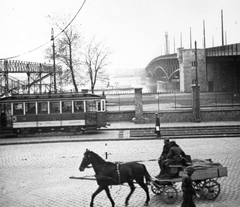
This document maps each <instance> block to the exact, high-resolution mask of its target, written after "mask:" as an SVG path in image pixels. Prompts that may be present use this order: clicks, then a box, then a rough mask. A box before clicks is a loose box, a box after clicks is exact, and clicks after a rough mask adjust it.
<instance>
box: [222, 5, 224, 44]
mask: <svg viewBox="0 0 240 207" xmlns="http://www.w3.org/2000/svg"><path fill="white" fill-rule="evenodd" d="M221 25H222V46H223V45H224V31H223V10H221Z"/></svg>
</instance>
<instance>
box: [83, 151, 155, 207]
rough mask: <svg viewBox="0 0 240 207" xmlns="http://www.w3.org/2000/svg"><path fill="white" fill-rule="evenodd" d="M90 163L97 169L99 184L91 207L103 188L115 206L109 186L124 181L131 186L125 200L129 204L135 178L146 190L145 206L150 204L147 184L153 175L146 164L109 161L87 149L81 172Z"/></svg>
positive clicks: (93, 195)
mask: <svg viewBox="0 0 240 207" xmlns="http://www.w3.org/2000/svg"><path fill="white" fill-rule="evenodd" d="M90 164H92V167H93V169H94V171H95V177H96V181H97V184H98V185H99V187H98V189H97V190H96V191H95V192H94V193H93V194H92V198H91V203H90V207H93V200H94V198H95V197H96V195H97V194H99V193H100V192H101V191H102V190H105V192H106V194H107V197H108V198H109V200H110V202H111V204H112V207H114V206H115V203H114V201H113V199H112V197H111V194H110V191H109V187H108V186H112V185H122V184H123V183H128V185H129V187H130V193H129V194H128V196H127V197H126V200H125V206H127V205H128V202H129V199H130V197H131V195H132V194H133V192H134V190H135V186H134V183H133V182H134V180H135V181H136V182H137V183H138V184H139V185H140V186H141V187H142V188H143V190H144V191H145V192H146V196H147V198H146V201H145V203H144V206H148V204H149V201H150V197H149V191H148V186H147V185H148V184H149V183H150V181H151V176H150V175H149V173H148V171H147V169H146V166H145V165H143V164H140V163H138V162H127V163H112V162H107V161H105V160H104V159H103V158H101V157H100V156H99V155H98V154H96V153H95V152H93V151H90V150H88V149H86V152H85V153H84V155H83V159H82V162H81V164H80V167H79V170H80V171H81V172H82V171H84V169H85V168H87V167H88V166H89V165H90ZM144 178H145V179H146V183H144Z"/></svg>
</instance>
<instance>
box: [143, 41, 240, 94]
mask: <svg viewBox="0 0 240 207" xmlns="http://www.w3.org/2000/svg"><path fill="white" fill-rule="evenodd" d="M197 54H198V57H197V59H198V71H199V83H200V86H201V89H202V90H203V91H231V92H232V91H235V92H239V91H240V43H238V44H232V45H225V46H219V47H211V48H206V49H197ZM194 62H195V49H184V48H179V49H178V52H177V53H174V54H169V55H163V56H159V57H156V58H154V59H153V60H151V62H150V63H149V64H148V65H147V67H146V68H145V75H146V78H147V86H149V87H150V90H151V91H153V92H156V91H166V90H170V91H172V90H179V91H190V90H191V85H192V84H193V83H195V78H196V77H195V69H194V67H193V66H194Z"/></svg>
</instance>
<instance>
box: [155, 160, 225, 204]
mask: <svg viewBox="0 0 240 207" xmlns="http://www.w3.org/2000/svg"><path fill="white" fill-rule="evenodd" d="M207 161H210V163H212V162H211V160H207ZM208 164H209V163H208ZM193 166H194V162H193ZM176 170H177V177H176V178H164V177H163V178H154V179H153V180H152V182H151V190H152V192H153V193H155V194H157V195H161V196H162V199H163V200H164V202H165V203H168V204H170V203H174V202H175V201H176V200H177V198H178V189H177V183H180V182H182V175H183V167H182V166H181V165H171V166H170V172H171V171H173V172H175V173H174V174H175V176H176ZM225 176H227V167H223V166H222V165H220V164H217V165H212V164H211V165H206V166H197V165H195V171H194V173H193V175H192V180H193V188H194V189H195V191H196V193H197V194H198V195H199V196H201V197H204V198H206V199H209V200H213V199H215V198H217V196H218V195H219V193H220V183H219V182H217V180H218V178H220V177H225Z"/></svg>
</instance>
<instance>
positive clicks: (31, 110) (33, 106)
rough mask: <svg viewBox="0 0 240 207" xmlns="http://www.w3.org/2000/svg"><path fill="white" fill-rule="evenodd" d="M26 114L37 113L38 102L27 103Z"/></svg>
mask: <svg viewBox="0 0 240 207" xmlns="http://www.w3.org/2000/svg"><path fill="white" fill-rule="evenodd" d="M25 107H26V108H25V110H26V114H36V104H35V103H25Z"/></svg>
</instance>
